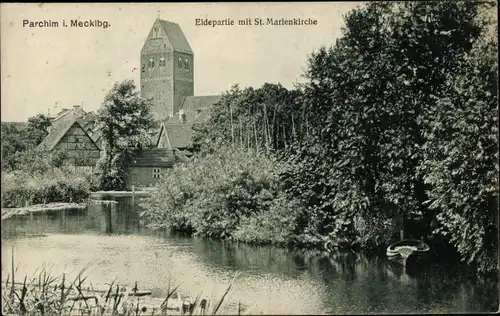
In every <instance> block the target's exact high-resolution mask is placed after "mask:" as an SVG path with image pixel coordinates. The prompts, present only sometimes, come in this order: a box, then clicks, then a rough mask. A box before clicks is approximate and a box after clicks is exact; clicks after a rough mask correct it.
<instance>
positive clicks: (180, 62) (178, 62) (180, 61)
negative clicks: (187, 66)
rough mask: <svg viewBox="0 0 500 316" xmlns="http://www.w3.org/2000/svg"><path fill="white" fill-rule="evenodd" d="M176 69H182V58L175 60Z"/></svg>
mask: <svg viewBox="0 0 500 316" xmlns="http://www.w3.org/2000/svg"><path fill="white" fill-rule="evenodd" d="M177 67H179V68H182V57H179V59H178V60H177Z"/></svg>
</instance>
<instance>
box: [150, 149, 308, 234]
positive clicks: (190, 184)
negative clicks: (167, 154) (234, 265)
mask: <svg viewBox="0 0 500 316" xmlns="http://www.w3.org/2000/svg"><path fill="white" fill-rule="evenodd" d="M276 169H279V163H278V162H277V161H276V160H275V159H273V158H271V157H269V156H266V155H263V154H257V153H255V152H254V151H251V152H247V151H242V150H238V149H235V150H232V149H231V148H230V147H226V148H225V150H224V152H223V153H213V154H207V155H206V156H204V157H202V158H198V159H196V160H194V161H192V162H190V163H188V164H186V165H178V166H176V167H175V168H174V169H173V170H172V172H170V173H168V174H167V175H166V177H165V179H164V181H162V182H161V184H160V185H159V190H158V191H156V192H154V193H152V194H153V195H152V196H151V197H149V198H147V199H145V200H144V201H143V202H142V203H143V205H142V206H143V207H144V209H145V210H146V211H145V212H143V214H142V216H143V218H144V219H146V220H147V221H148V222H149V223H150V224H151V225H152V226H156V227H164V228H169V229H177V230H188V231H194V232H195V233H196V234H198V235H204V236H212V237H218V238H233V239H237V240H242V241H251V242H280V243H286V242H289V241H290V238H289V237H291V233H293V232H294V229H293V227H295V221H296V220H297V219H298V217H299V215H300V212H301V209H300V206H298V203H295V204H294V200H293V199H292V200H287V198H286V197H285V196H283V194H282V192H281V190H280V186H279V179H278V177H277V176H276V175H275V173H274V170H276ZM282 202H286V204H281V203H282ZM283 205H288V206H290V208H289V209H287V210H282V209H281V208H282V206H283ZM280 209H281V210H280ZM277 211H278V213H277ZM283 212H285V213H286V214H284V213H283ZM280 213H282V214H283V215H286V216H285V217H286V220H285V219H283V218H281V216H280V215H279V214H280ZM277 217H279V218H280V219H278V220H279V221H280V222H281V223H283V224H284V223H285V222H286V225H287V226H289V228H290V229H289V230H286V229H283V227H282V225H276V222H275V221H276V219H277Z"/></svg>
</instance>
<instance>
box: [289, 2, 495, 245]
mask: <svg viewBox="0 0 500 316" xmlns="http://www.w3.org/2000/svg"><path fill="white" fill-rule="evenodd" d="M486 8H488V4H487V3H484V2H483V3H481V2H458V1H457V2H452V1H443V2H439V3H428V2H391V3H380V2H376V3H375V2H373V3H369V4H368V5H366V6H364V7H361V8H359V9H356V10H353V11H352V12H350V13H349V14H348V15H347V16H346V17H345V22H346V26H345V28H344V29H343V36H342V37H341V38H339V39H338V40H337V42H336V44H335V45H334V46H333V47H331V48H329V49H326V48H323V49H321V50H319V51H318V52H316V53H314V54H313V55H312V56H311V58H310V60H309V67H308V71H307V78H308V82H307V83H306V84H305V86H304V87H303V92H304V97H303V100H304V102H305V103H306V105H305V106H304V108H305V109H307V111H308V112H309V113H310V116H309V117H310V122H313V124H312V126H313V127H314V128H313V129H312V133H311V134H312V136H313V140H312V141H311V142H310V147H311V148H314V146H315V145H319V148H320V149H319V150H309V151H305V150H299V151H297V152H296V153H293V152H292V153H291V154H294V155H299V156H298V157H300V156H304V155H305V156H306V157H307V158H305V157H302V158H298V159H299V160H301V161H304V160H305V159H307V160H306V161H308V162H309V163H310V164H315V167H311V166H309V167H308V168H304V172H313V171H312V170H315V171H314V177H312V178H313V179H316V180H314V181H315V183H321V186H320V187H319V188H316V189H314V192H311V193H312V196H313V197H315V198H312V199H309V200H310V202H309V203H311V204H310V206H309V207H310V209H312V210H315V212H316V213H317V214H319V215H321V216H322V218H323V220H322V223H321V225H320V227H323V229H326V230H327V231H328V230H329V231H330V233H329V234H328V235H329V238H330V239H331V240H334V242H332V243H331V244H338V245H340V244H344V245H347V246H350V245H355V244H357V243H358V244H360V245H362V246H363V245H364V246H365V248H366V247H370V245H372V246H374V245H377V244H380V243H381V242H382V241H384V239H385V242H388V241H389V239H390V238H392V237H391V235H392V234H391V232H393V231H394V230H393V229H392V228H390V227H391V225H393V224H394V222H396V221H395V220H396V219H398V218H402V219H403V220H404V221H403V223H407V225H405V226H406V232H407V233H410V234H411V235H413V236H414V237H417V238H420V237H428V236H429V234H431V233H432V230H431V229H429V228H430V222H431V221H432V220H433V219H435V218H436V212H434V211H431V210H430V209H429V208H427V207H425V206H423V205H424V202H426V201H428V200H429V195H431V196H430V197H431V199H432V200H433V199H434V198H432V196H433V194H434V193H433V188H432V186H431V182H429V180H428V179H426V176H427V175H426V171H425V170H429V169H425V168H421V166H422V164H425V159H427V157H430V156H431V154H430V153H429V156H427V155H426V154H425V152H426V150H424V149H423V146H424V145H425V144H426V142H427V141H428V138H427V137H424V136H423V135H424V132H425V131H426V130H427V128H428V126H429V125H428V124H430V123H429V122H431V121H435V120H434V119H435V118H436V116H435V111H436V109H439V108H442V107H443V104H444V103H443V102H442V101H439V100H442V99H443V98H447V97H448V98H449V97H450V95H449V82H453V81H454V80H457V78H460V77H463V76H464V74H465V73H467V72H468V71H474V70H473V68H471V67H466V66H465V65H466V62H465V61H466V60H467V59H468V56H469V55H470V54H472V51H473V50H474V47H475V46H476V45H477V43H478V42H479V41H480V40H481V38H482V37H483V35H484V33H485V30H486V26H487V25H488V22H487V20H486V19H485V17H484V10H485V9H486ZM482 51H483V52H484V50H482ZM475 86H477V85H475ZM479 91H484V89H480V90H479ZM489 93H490V94H489V95H490V100H489V101H488V102H483V103H481V104H491V103H489V102H495V100H494V99H492V98H491V96H492V95H495V96H496V93H495V92H492V91H491V92H489ZM478 104H479V103H478ZM488 106H489V105H488ZM488 106H485V108H484V109H483V110H477V112H474V113H489V112H488V111H489V110H487V109H488ZM453 110H454V106H451V108H450V111H453ZM481 111H482V112H481ZM484 115H485V114H483V117H485V116H484ZM439 117H441V116H439ZM450 117H454V118H455V119H456V118H457V115H454V116H450ZM486 117H487V118H489V119H490V120H489V121H485V122H481V124H486V126H491V124H494V122H493V121H492V120H491V117H492V116H486ZM469 123H470V124H471V125H468V127H467V128H470V129H472V130H475V129H478V130H483V128H482V127H479V126H478V125H477V124H478V122H473V121H469ZM439 124H441V123H439V122H437V123H436V125H439ZM431 126H432V124H431ZM485 130H487V131H489V130H490V129H488V128H485ZM464 138H465V139H468V138H470V140H467V141H465V140H463V143H464V144H465V143H469V144H471V140H472V139H473V134H465V135H464ZM472 143H474V142H472ZM483 144H485V143H484V142H483ZM465 148H466V147H464V146H458V145H457V148H456V151H457V152H456V154H457V155H458V156H463V157H467V155H468V153H469V152H468V151H467V150H466V149H465ZM488 148H490V147H488ZM441 159H443V161H444V160H446V159H448V158H444V157H442V158H441ZM485 168H486V169H487V170H489V171H491V172H493V171H494V168H495V167H494V164H493V163H492V164H491V165H489V169H488V167H486V166H485ZM444 170H445V169H443V172H444ZM318 171H320V173H319V176H320V177H319V178H318ZM299 172H300V171H299ZM294 174H295V175H294V177H295V178H296V179H309V178H310V177H309V175H307V174H303V175H302V176H300V175H297V174H296V172H295V173H294ZM443 175H444V174H443ZM321 176H322V177H321ZM488 179H490V180H491V179H492V178H488ZM490 180H487V181H486V183H489V181H490ZM436 181H443V179H438V180H436ZM300 185H301V186H302V185H303V183H302V182H300ZM312 187H313V186H310V188H312ZM316 187H317V186H316ZM486 187H487V186H486ZM451 188H452V187H450V186H447V187H446V188H443V190H449V189H451ZM477 189H479V187H476V188H475V190H477ZM309 190H311V189H309ZM456 193H457V194H458V192H456ZM450 194H451V193H450ZM460 194H463V192H462V193H460ZM458 196H460V197H461V198H464V197H465V196H463V195H458ZM318 197H319V198H318ZM476 197H477V196H476ZM480 199H482V198H480ZM488 199H489V198H488ZM443 203H444V204H442V205H441V207H442V209H444V205H445V204H446V203H448V202H444V200H443ZM449 206H452V205H449ZM453 208H454V209H456V207H453ZM480 209H482V208H476V209H475V212H480ZM473 213H474V212H473ZM471 214H472V213H471ZM471 216H472V215H471ZM488 216H491V215H488ZM353 219H355V220H354V221H353ZM490 220H491V221H493V219H492V218H490ZM445 221H446V220H445ZM391 222H393V224H391ZM412 222H413V223H418V224H421V225H420V226H419V227H417V226H416V225H409V224H408V223H412ZM367 223H368V224H367ZM476 226H477V225H476ZM476 226H475V227H476ZM454 227H455V228H454V229H458V225H455V226H454ZM471 227H472V226H471ZM388 228H389V229H388ZM422 228H423V229H422ZM365 229H369V231H366V230H365ZM327 231H325V232H324V233H327ZM352 231H355V232H356V233H355V234H352ZM381 232H386V233H387V234H386V235H385V236H381V235H380V234H381ZM477 233H478V231H475V230H474V229H470V230H468V231H467V236H463V238H464V239H467V238H471V237H473V236H474V235H475V234H477ZM344 237H346V238H344ZM381 237H384V238H381ZM393 237H395V236H393ZM476 240H478V239H477V238H476ZM452 243H453V244H454V245H457V244H456V243H455V242H453V241H452ZM382 244H384V242H382ZM488 247H490V246H488ZM464 254H465V252H464Z"/></svg>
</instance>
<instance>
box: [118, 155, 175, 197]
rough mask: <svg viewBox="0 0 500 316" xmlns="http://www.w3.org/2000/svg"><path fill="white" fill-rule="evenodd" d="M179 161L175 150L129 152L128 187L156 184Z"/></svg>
mask: <svg viewBox="0 0 500 316" xmlns="http://www.w3.org/2000/svg"><path fill="white" fill-rule="evenodd" d="M178 160H179V158H178V156H177V155H176V154H175V153H174V150H172V149H167V148H145V149H140V148H137V149H133V150H129V151H128V159H127V161H128V163H127V167H126V169H127V187H129V188H131V187H132V186H134V187H148V186H152V185H154V184H156V183H157V182H158V181H159V180H160V179H161V178H162V177H163V176H165V175H166V174H167V172H169V170H170V169H171V168H172V167H173V166H174V164H175V163H176V162H177V161H178Z"/></svg>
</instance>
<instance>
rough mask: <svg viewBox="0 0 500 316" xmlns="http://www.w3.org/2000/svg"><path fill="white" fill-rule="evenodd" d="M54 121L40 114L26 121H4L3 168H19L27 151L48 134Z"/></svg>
mask: <svg viewBox="0 0 500 316" xmlns="http://www.w3.org/2000/svg"><path fill="white" fill-rule="evenodd" d="M51 125H52V123H51V120H50V118H49V117H47V116H45V115H44V114H38V115H36V116H33V117H30V118H29V119H28V122H27V123H26V124H24V123H4V122H2V125H1V127H2V131H1V135H2V170H14V169H19V168H20V167H21V166H22V160H23V156H24V155H25V153H26V151H34V150H35V149H36V147H37V146H38V145H39V144H40V143H41V142H42V141H43V139H44V138H45V137H46V136H47V135H48V133H49V128H50V127H51Z"/></svg>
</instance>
